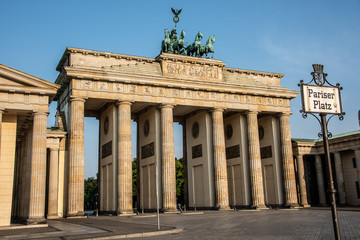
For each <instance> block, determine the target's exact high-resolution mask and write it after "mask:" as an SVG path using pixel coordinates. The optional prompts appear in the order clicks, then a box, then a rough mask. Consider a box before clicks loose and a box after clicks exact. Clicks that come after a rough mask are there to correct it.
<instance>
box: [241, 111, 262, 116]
mask: <svg viewBox="0 0 360 240" xmlns="http://www.w3.org/2000/svg"><path fill="white" fill-rule="evenodd" d="M244 113H245V114H246V115H251V114H256V115H258V114H259V111H257V110H248V111H245V112H244Z"/></svg>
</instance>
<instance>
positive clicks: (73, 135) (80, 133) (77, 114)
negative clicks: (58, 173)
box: [66, 98, 85, 217]
mask: <svg viewBox="0 0 360 240" xmlns="http://www.w3.org/2000/svg"><path fill="white" fill-rule="evenodd" d="M70 103H71V105H70V139H69V145H70V148H69V168H68V169H69V170H68V171H69V172H68V176H69V180H68V206H67V214H66V215H67V216H68V217H72V216H80V215H84V105H85V100H84V99H82V98H71V99H70Z"/></svg>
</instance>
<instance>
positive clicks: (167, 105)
mask: <svg viewBox="0 0 360 240" xmlns="http://www.w3.org/2000/svg"><path fill="white" fill-rule="evenodd" d="M175 106H176V104H172V103H162V104H160V108H174V107H175Z"/></svg>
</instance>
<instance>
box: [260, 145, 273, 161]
mask: <svg viewBox="0 0 360 240" xmlns="http://www.w3.org/2000/svg"><path fill="white" fill-rule="evenodd" d="M260 155H261V159H265V158H271V157H272V149H271V146H266V147H262V148H260Z"/></svg>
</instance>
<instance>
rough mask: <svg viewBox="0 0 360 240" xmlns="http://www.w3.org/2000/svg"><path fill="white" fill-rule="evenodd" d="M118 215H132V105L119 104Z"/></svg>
mask: <svg viewBox="0 0 360 240" xmlns="http://www.w3.org/2000/svg"><path fill="white" fill-rule="evenodd" d="M117 105H118V128H117V130H118V133H117V134H118V139H117V141H118V142H117V146H118V163H117V165H118V178H117V181H118V189H117V191H118V197H117V204H118V208H117V212H118V214H130V213H132V212H133V211H132V159H131V157H132V156H131V103H130V102H126V101H124V102H119V103H118V104H117Z"/></svg>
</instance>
